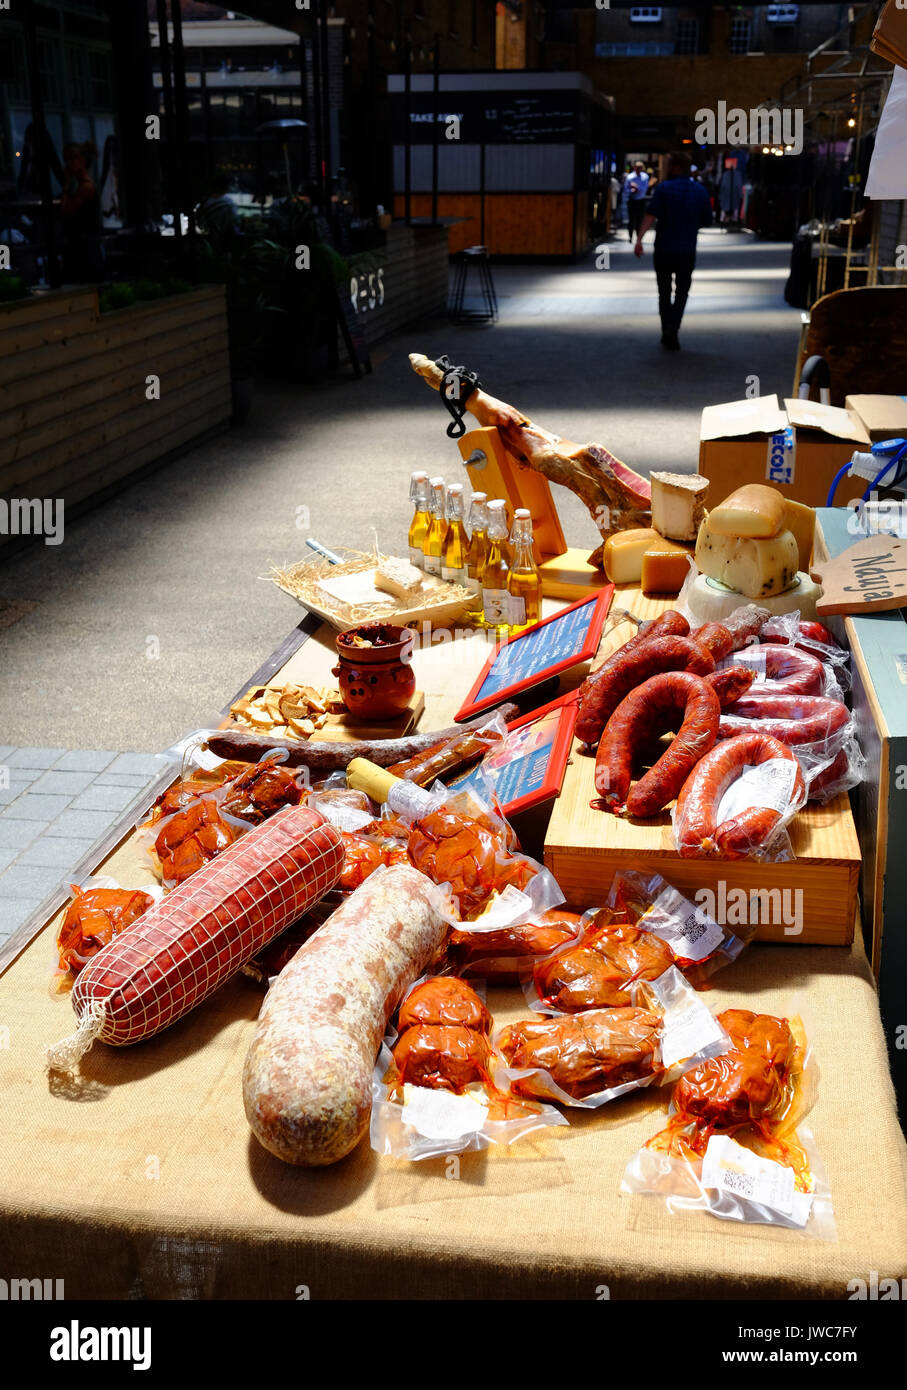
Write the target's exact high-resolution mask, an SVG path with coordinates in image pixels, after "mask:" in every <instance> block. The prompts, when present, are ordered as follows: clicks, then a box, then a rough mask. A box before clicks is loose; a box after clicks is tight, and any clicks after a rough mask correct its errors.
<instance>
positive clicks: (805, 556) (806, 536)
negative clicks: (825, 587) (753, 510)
mask: <svg viewBox="0 0 907 1390" xmlns="http://www.w3.org/2000/svg"><path fill="white" fill-rule="evenodd" d="M783 529H784V530H785V531H793V533H794V536H795V538H796V541H797V549H798V551H799V552H800V562H799V567H800V569H801V570H803V571H804V573H805V574H808V573H809V562H810V560H811V558H812V553H813V540H814V539H815V535H816V509H815V507H807V506H806V504H805V503H804V502H792V501H791V500H790V498H789V497H785V499H784V524H783Z"/></svg>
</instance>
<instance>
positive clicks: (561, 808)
mask: <svg viewBox="0 0 907 1390" xmlns="http://www.w3.org/2000/svg"><path fill="white" fill-rule="evenodd" d="M614 607H615V608H626V609H628V610H629V611H630V612H631V613H633V614H635V615H636V616H637V617H640V618H652V617H655V616H656V614H657V613H659V612H660V611H661V610H662V609H664V608H667V607H670V604H669V603H666V602H665V601H663V600H660V599H649V598H646V597H645V596H644V595H643V594H642V593H641V591H640V590H639V589H638V588H634V587H631V586H626V587H622V588H619V589H617V590H616V591H615V595H614ZM633 630H634V629H633V626H632V624H630V623H627V622H625V623H623V624H621V625H620V626H618V627H615V628H614V629H612V631H611V632H610V633H608V634H606V636H605V637H604V638H603V640H602V643H601V646H600V648H599V658H598V661H597V662H596V664H599V663H600V661H601V660H602V659H603V658H604V657H605V656H606V655H608V653H610V652H611V651H613V650H614V649H615V648H616V647H618V646H621V645H622V644H623V643H624V642H625V641H626V640H627V638H628V637H629V636H631V635H632V633H633ZM580 747H581V745H580V744H579V743H575V744H574V749H573V753H572V755H571V760H570V762H569V763H568V765H567V771H566V775H565V777H564V785H563V788H562V790H561V794H560V797H559V798H558V800H557V802H556V803H555V806H554V810H553V812H552V815H551V821H550V823H549V825H548V833H547V835H546V836H545V864H546V866H547V867H548V868H549V869H550V870H551V872H552V873H553V874H554V876H555V878H556V879H557V881H558V883H559V884H560V886H561V888H562V889H563V891H564V893H565V894H566V896H567V903H568V905H569V906H570V907H571V908H573V909H576V910H583V909H585V908H588V907H598V906H600V905H601V904H602V902H603V901H604V899H605V897H606V895H607V892H608V889H609V888H610V886H611V883H612V880H613V878H614V875H615V873H616V872H617V871H618V869H643V870H648V871H649V872H657V873H660V874H662V875H663V876H664V877H665V878H666V879H668V881H669V882H671V883H673V884H674V886H675V887H677V888H679V889H680V890H681V891H682V892H683V893H684V894H685V895H686V896H687V897H689V898H691V899H693V900H695V894H696V891H697V889H700V888H707V889H710V890H711V891H712V892H713V893H715V894H716V901H720V895H721V894H722V892H723V893H724V894H725V895H728V894H731V893H732V892H733V890H735V889H743V890H744V891H745V892H746V893H747V894H748V895H749V893H751V892H754V891H755V890H758V889H768V890H772V889H780V890H781V897H780V899H779V898H778V897H777V895H776V897H775V899H773V900H772V901H771V902H768V900H766V906H762V907H761V909H760V910H761V915H762V917H763V918H764V917H765V916H768V917H769V918H770V919H771V920H769V921H764V920H763V921H762V922H761V924H760V925H759V927H758V929H757V931H756V938H757V940H760V941H778V942H790V943H793V944H794V945H826V946H846V945H848V944H849V943H850V942H851V941H852V940H853V933H854V918H855V913H856V906H857V889H858V886H859V876H860V846H859V843H858V840H857V835H856V830H855V827H854V821H853V816H852V815H851V812H850V804H849V801H848V798H847V795H846V793H843V794H842V795H841V796H839V797H837V798H836V799H835V800H834V801H832V802H830V803H829V804H828V805H827V806H807V807H805V808H804V809H803V810H802V811H801V812H800V813H799V814H798V815H797V816H796V817H795V818H794V820H793V822H792V823H791V826H790V836H791V842H792V845H793V850H794V854H795V856H796V857H795V858H794V859H793V860H791V861H789V862H787V863H774V864H769V863H762V862H760V861H758V860H718V859H681V857H680V855H679V854H678V853H677V851H676V850H675V849H674V844H673V840H672V835H671V818H670V814H669V812H668V811H666V812H665V813H664V814H663V815H661V816H660V817H658V818H657V819H654V818H653V819H652V820H649V821H645V822H643V821H637V822H633V821H630V820H624V819H622V818H621V817H619V816H614V815H611V814H610V812H607V811H601V810H598V809H597V808H596V807H593V806H592V805H591V804H590V803H591V802H592V801H593V799H594V798H595V785H594V773H595V759H594V757H592V756H587V755H584V754H582V753H581V752H580ZM722 884H723V885H724V888H723V889H722V887H721V885H722ZM785 894H787V896H785ZM797 894H802V896H800V897H797V896H790V895H797ZM731 902H733V899H731ZM798 904H799V911H800V914H801V920H802V923H803V930H802V932H800V933H799V934H798V935H786V934H785V921H784V916H785V915H786V916H787V917H788V919H789V918H790V917H791V916H792V915H793V912H794V911H795V910H797V905H798ZM703 905H704V906H706V909H707V910H708V905H707V904H703ZM728 925H729V926H731V927H732V928H733V925H734V922H733V918H732V917H731V916H730V915H729V916H728Z"/></svg>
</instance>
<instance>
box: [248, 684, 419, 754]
mask: <svg viewBox="0 0 907 1390" xmlns="http://www.w3.org/2000/svg"><path fill="white" fill-rule="evenodd" d="M424 709H425V696H424V695H423V694H422V691H421V690H416V691H415V692H414V693H413V697H412V699H411V700H410V702H409V707H408V708H407V709H405V710H404V711H403V712H402V714H398V715H395V717H394V718H393V719H382V720H377V719H374V720H362V719H357V718H356V716H355V715H353V714H350V713H348V711H346V710H345V711H344V712H343V713H342V714H329V715H328V717H327V721H326V722H325V723H324V724H322V726H321V728H320V729H316V730H315V732H314V733H313V734H312V742H313V743H355V742H357V741H358V740H360V739H366V740H369V741H371V740H372V739H378V738H405V737H406V735H407V734H408V733H410V731H411V730H412V729H414V728H415V727H416V725H417V724H418V722H419V720H420V719H421V718H422V713H423V711H424ZM225 727H226V728H228V729H241V730H242V731H243V733H248V734H256V735H257V736H258V737H260V738H263V739H266V738H267V737H268V735H267V733H266V732H264V731H259V730H258V729H253V728H252V726H251V725H249V724H245V723H242V722H241V721H239V720H231V721H230V723H229V724H227V725H226V726H225ZM280 737H281V738H282V737H284V736H283V735H281V736H280ZM291 741H292V740H291ZM297 741H298V742H299V743H300V744H301V745H303V746H304V745H305V744H306V743H307V742H308V740H307V739H302V738H301V739H299V740H297Z"/></svg>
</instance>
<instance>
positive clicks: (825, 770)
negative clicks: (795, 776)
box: [794, 736, 867, 805]
mask: <svg viewBox="0 0 907 1390" xmlns="http://www.w3.org/2000/svg"><path fill="white" fill-rule="evenodd" d="M794 752H795V754H796V755H797V761H798V762H799V764H800V767H801V768H802V769H803V776H804V778H805V779H806V791H807V799H808V800H809V801H816V802H818V803H819V804H820V805H824V804H825V803H826V802H829V801H833V800H834V798H835V797H836V796H838V795H839V794H840V793H841V792H846V791H850V790H851V788H852V787H858V786H859V785H860V783H861V782H863V781H865V779H866V767H867V763H866V758H865V756H864V754H863V751H862V749H861V748H860V745H859V744H858V743H857V740H856V737H855V736H850V737H848V738H847V740H846V742H845V743H844V745H843V747H841V748H839V749H838V751H837V752H836V753H832V752H830V751H829V750H827V749H825V748H820V749H818V750H816V751H813V749H812V748H811V746H810V745H808V744H803V745H801V746H800V747H798V748H795V749H794Z"/></svg>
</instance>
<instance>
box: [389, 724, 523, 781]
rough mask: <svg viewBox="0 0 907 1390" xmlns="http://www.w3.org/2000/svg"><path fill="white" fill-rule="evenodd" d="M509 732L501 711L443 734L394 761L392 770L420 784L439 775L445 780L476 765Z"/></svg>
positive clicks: (407, 779)
mask: <svg viewBox="0 0 907 1390" xmlns="http://www.w3.org/2000/svg"><path fill="white" fill-rule="evenodd" d="M506 736H507V724H506V723H505V721H504V719H503V718H502V716H501V714H500V712H499V711H497V712H495V714H493V715H492V716H490V717H489V718H487V719H485V720H484V721H483V722H482V723H480V724H475V725H473V727H471V728H466V729H461V730H460V731H459V732H457V733H456V734H453V735H452V736H451V735H448V736H447V737H444V738H441V739H440V740H439V741H438V743H435V744H433V745H432V746H431V747H430V748H427V749H425V751H424V752H422V753H417V754H416V755H415V757H412V758H409V759H407V760H406V761H404V762H399V763H394V764H393V765H392V766H391V767H389V768H388V772H391V773H393V774H394V776H396V777H403V778H404V779H405V780H406V781H409V782H415V783H416V784H417V786H420V787H430V786H431V785H432V783H433V782H435V781H437V780H439V779H440V780H441V781H444V780H445V778H447V777H450V776H451V775H452V774H453V773H455V772H462V771H465V769H466V768H469V767H472V765H473V763H477V762H479V760H480V759H481V758H484V757H485V755H486V753H489V752H491V750H492V749H493V748H495V747H496V746H497V745H498V744H500V743H502V742H503V740H504V739H505V738H506Z"/></svg>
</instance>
